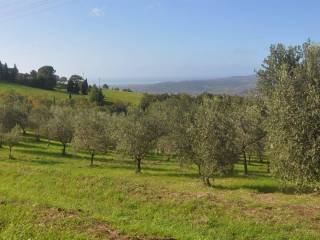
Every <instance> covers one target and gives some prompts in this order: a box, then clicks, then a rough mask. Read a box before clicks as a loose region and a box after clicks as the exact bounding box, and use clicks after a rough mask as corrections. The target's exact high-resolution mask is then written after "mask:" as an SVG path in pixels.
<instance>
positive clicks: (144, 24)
mask: <svg viewBox="0 0 320 240" xmlns="http://www.w3.org/2000/svg"><path fill="white" fill-rule="evenodd" d="M289 3H290V4H289ZM0 4H1V9H0V20H1V22H2V29H3V31H4V32H5V33H6V34H3V35H2V37H1V39H0V46H1V47H0V48H1V56H0V60H1V61H3V62H7V63H8V64H9V65H10V66H12V65H13V64H14V63H16V64H17V66H18V68H19V70H20V72H29V71H30V70H32V69H37V68H39V67H40V66H43V65H52V66H53V67H54V68H55V69H56V70H57V74H58V75H60V76H67V77H69V76H70V75H72V74H79V75H84V76H85V77H86V78H88V79H89V81H92V82H98V79H99V78H100V79H103V80H105V82H107V83H109V84H113V85H117V84H132V83H135V84H144V83H154V82H159V81H181V80H192V79H212V78H218V77H228V76H243V75H252V74H254V70H255V69H257V68H259V66H260V64H261V63H262V61H263V58H264V57H265V56H266V54H267V53H268V49H269V46H270V45H271V44H273V43H278V42H283V43H285V44H299V43H302V42H304V41H305V40H306V39H308V38H311V40H314V41H316V40H317V39H320V33H319V32H318V31H317V26H318V25H319V23H320V19H319V18H317V15H318V13H317V9H318V7H320V2H318V1H315V0H309V1H303V2H302V1H299V0H294V1H288V0H287V1H281V2H279V1H276V0H271V1H253V0H248V1H245V2H244V1H236V0H226V1H211V0H200V1H193V0H176V1H169V0H137V1H129V0H122V1H115V0H92V1H85V0H25V1H22V0H15V1H7V0H0ZM275 6H276V7H275ZM303 10H308V11H303ZM297 16H299V17H297ZM292 19H296V21H293V20H292Z"/></svg>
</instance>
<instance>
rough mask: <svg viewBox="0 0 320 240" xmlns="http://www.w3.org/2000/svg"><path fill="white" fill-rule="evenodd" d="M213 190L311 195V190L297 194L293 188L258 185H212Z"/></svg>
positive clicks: (307, 189)
mask: <svg viewBox="0 0 320 240" xmlns="http://www.w3.org/2000/svg"><path fill="white" fill-rule="evenodd" d="M211 187H212V188H213V189H220V190H240V189H248V190H252V191H256V192H258V193H276V192H277V193H283V194H287V195H294V194H298V193H305V194H310V193H313V192H314V191H313V189H312V188H306V189H304V190H303V191H300V192H298V190H297V188H296V187H294V186H287V187H286V188H283V189H281V188H280V187H279V186H277V185H272V184H270V185H263V184H261V185H258V184H239V185H232V186H230V185H228V186H225V185H221V184H213V185H212V186H211Z"/></svg>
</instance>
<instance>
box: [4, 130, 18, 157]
mask: <svg viewBox="0 0 320 240" xmlns="http://www.w3.org/2000/svg"><path fill="white" fill-rule="evenodd" d="M3 139H4V143H5V144H6V145H7V146H8V147H9V159H12V154H11V152H12V148H13V147H14V146H16V145H17V144H18V143H19V142H20V141H21V130H20V127H19V126H18V125H17V126H15V127H14V128H12V129H11V130H10V131H9V132H7V133H5V134H4V135H3Z"/></svg>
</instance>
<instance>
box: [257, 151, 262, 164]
mask: <svg viewBox="0 0 320 240" xmlns="http://www.w3.org/2000/svg"><path fill="white" fill-rule="evenodd" d="M258 155H259V161H260V162H261V163H263V159H262V154H261V153H260V152H259V153H258Z"/></svg>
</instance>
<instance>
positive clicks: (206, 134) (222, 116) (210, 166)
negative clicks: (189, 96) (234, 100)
mask: <svg viewBox="0 0 320 240" xmlns="http://www.w3.org/2000/svg"><path fill="white" fill-rule="evenodd" d="M229 110H230V101H229V99H228V97H221V98H220V97H218V98H214V99H209V98H205V99H204V100H203V103H202V104H201V106H199V107H198V109H197V111H196V114H195V119H194V123H193V125H192V126H191V127H190V128H189V129H187V131H189V132H190V136H191V137H192V146H191V147H192V150H193V152H194V157H195V158H196V159H197V161H198V163H199V170H200V174H201V176H202V178H203V180H204V182H205V184H208V185H209V184H210V182H209V178H212V177H214V176H215V175H219V174H226V173H229V172H230V171H232V170H233V164H234V163H235V162H236V161H237V160H238V158H239V148H238V145H237V142H236V130H235V126H234V123H233V118H232V115H231V113H230V111H229Z"/></svg>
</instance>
